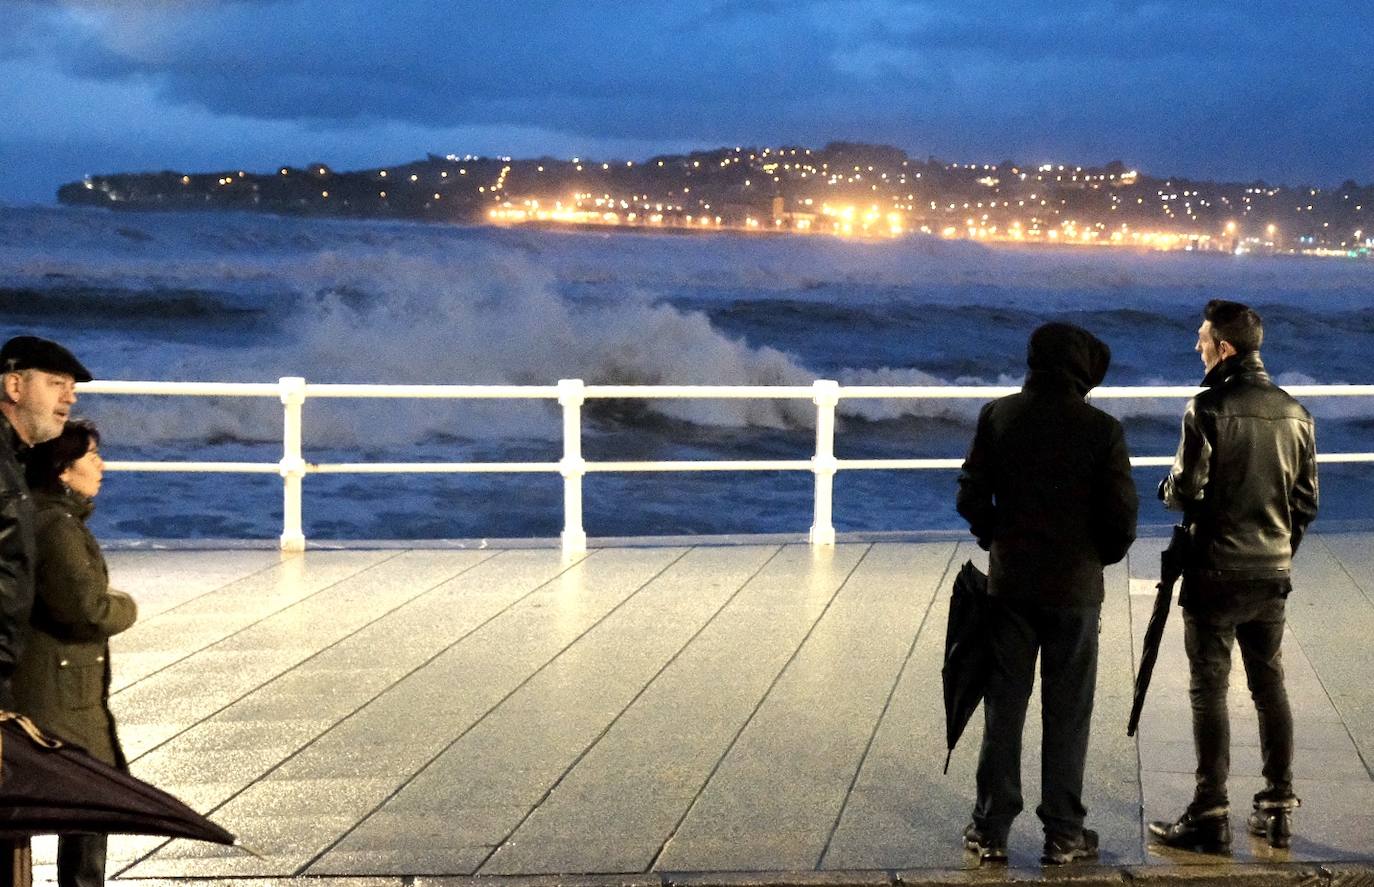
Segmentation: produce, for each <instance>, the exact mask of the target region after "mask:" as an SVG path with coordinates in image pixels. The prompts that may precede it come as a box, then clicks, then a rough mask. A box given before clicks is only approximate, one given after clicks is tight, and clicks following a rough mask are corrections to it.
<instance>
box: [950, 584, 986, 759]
mask: <svg viewBox="0 0 1374 887" xmlns="http://www.w3.org/2000/svg"><path fill="white" fill-rule="evenodd" d="M990 607H991V598H989V597H988V577H987V576H985V575H984V574H983V571H982V570H979V569H978V568H977V567H975V566H974V565H973V561H965V562H964V565H963V566H962V567H960V568H959V575H958V576H956V577H954V591H953V592H952V593H951V595H950V600H949V621H948V622H947V623H946V625H945V664H944V667H943V668H942V669H941V670H940V679H941V683H943V684H944V691H945V743H946V745H947V746H948V748H949V752H948V753H947V754H946V755H945V770H944V772H945V773H949V759H950V757H952V756H953V754H954V746H955V745H956V744H957V743H958V742H959V737H960V736H962V735H963V733H964V728H965V727H967V726H968V722H969V718H971V717H973V713H974V711H976V710H977V709H978V703H980V702H982V701H983V693H984V692H985V691H986V690H987V686H988V671H989V668H990V665H991V663H990V659H989V654H990V648H989V644H988V632H987V626H986V622H987V618H988V611H989V609H990Z"/></svg>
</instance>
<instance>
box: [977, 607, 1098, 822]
mask: <svg viewBox="0 0 1374 887" xmlns="http://www.w3.org/2000/svg"><path fill="white" fill-rule="evenodd" d="M989 621H990V623H991V625H990V629H991V633H992V636H991V644H992V670H991V674H990V675H989V679H988V690H987V694H986V695H985V696H984V697H983V723H984V729H983V746H982V748H981V750H980V751H979V754H978V800H977V802H976V804H975V806H974V808H973V822H974V824H975V825H977V826H978V827H979V828H980V829H982V830H983V832H984V833H985V834H986V835H988V836H989V837H990V838H991V839H993V840H1003V841H1005V840H1006V836H1007V833H1008V832H1009V831H1010V830H1011V823H1012V820H1014V819H1015V818H1016V816H1017V814H1019V813H1020V812H1021V808H1022V799H1021V731H1022V729H1023V728H1024V727H1025V723H1026V708H1027V705H1028V704H1029V701H1030V695H1031V690H1032V688H1033V686H1034V684H1035V660H1036V655H1037V652H1038V653H1039V657H1040V681H1041V687H1040V712H1041V722H1042V731H1043V732H1042V736H1041V744H1040V784H1041V799H1040V806H1039V807H1037V808H1036V811H1035V812H1036V814H1037V815H1038V816H1039V817H1040V821H1041V823H1042V824H1043V825H1044V828H1045V833H1046V834H1047V835H1051V834H1052V835H1063V836H1066V837H1069V838H1077V837H1078V835H1079V834H1080V833H1081V832H1082V831H1083V819H1084V817H1085V816H1086V814H1087V811H1086V810H1085V809H1084V807H1083V765H1084V762H1085V761H1086V759H1087V756H1088V733H1089V725H1090V722H1091V721H1092V712H1093V692H1094V689H1095V687H1096V684H1097V635H1098V630H1099V626H1100V623H1101V607H1100V606H1092V607H1079V608H1071V609H1070V608H1064V607H1044V606H1040V605H1039V604H1036V603H1031V602H1020V601H1018V602H1010V601H1009V602H1001V601H996V600H995V601H994V602H993V607H992V612H991V614H990V619H989Z"/></svg>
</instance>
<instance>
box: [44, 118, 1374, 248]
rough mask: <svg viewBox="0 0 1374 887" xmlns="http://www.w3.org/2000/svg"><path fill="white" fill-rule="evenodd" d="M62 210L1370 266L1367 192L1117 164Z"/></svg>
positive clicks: (405, 184)
mask: <svg viewBox="0 0 1374 887" xmlns="http://www.w3.org/2000/svg"><path fill="white" fill-rule="evenodd" d="M57 196H58V200H59V202H61V203H62V204H65V205H70V206H103V207H108V208H111V209H116V210H143V211H165V210H183V211H184V210H219V209H225V210H240V211H249V212H266V213H275V214H285V215H309V216H324V217H335V218H367V219H397V220H420V221H432V222H450V223H453V222H457V223H465V224H490V225H510V226H514V225H537V226H538V227H541V228H548V229H553V230H595V231H607V232H610V231H623V230H634V231H646V232H654V231H663V232H674V233H684V232H698V233H702V232H713V231H739V232H751V233H756V234H760V235H762V234H789V235H799V236H817V235H824V236H840V237H862V238H892V237H902V236H906V235H909V234H912V233H921V234H925V235H930V236H936V237H943V238H949V239H969V240H978V241H986V242H1003V243H1015V244H1055V245H1070V244H1072V245H1080V246H1117V247H1131V248H1139V249H1159V250H1172V249H1185V250H1194V251H1209V252H1222V253H1259V254H1274V255H1280V254H1282V255H1292V254H1303V255H1323V256H1340V257H1348V258H1363V259H1369V258H1370V257H1371V251H1374V184H1371V185H1363V186H1361V185H1359V184H1357V183H1355V182H1353V181H1347V182H1345V183H1343V184H1342V185H1341V186H1340V187H1339V188H1336V189H1321V188H1315V187H1307V186H1297V187H1294V186H1287V185H1270V184H1268V183H1265V182H1262V181H1259V182H1249V183H1228V182H1211V181H1195V180H1187V179H1180V178H1176V177H1164V178H1161V177H1157V176H1152V175H1148V174H1146V173H1143V172H1140V171H1138V170H1134V169H1128V168H1127V167H1126V166H1125V165H1124V164H1122V163H1120V162H1117V161H1113V162H1111V163H1107V164H1104V165H1102V166H1099V167H1078V166H1072V167H1070V166H1062V165H1053V164H1045V165H1041V166H1037V167H1026V166H1023V165H1021V164H1018V163H1016V162H1014V161H1003V162H1002V163H999V164H995V165H994V164H960V163H947V162H945V161H942V160H939V159H937V158H934V157H931V158H927V159H926V160H914V159H912V158H910V157H908V156H907V155H906V153H905V152H903V151H901V150H900V149H897V148H893V147H889V146H883V145H868V144H862V143H852V142H837V143H831V144H829V145H826V146H825V147H824V148H819V149H812V148H806V147H792V146H788V147H781V148H745V147H742V146H741V147H732V148H717V149H712V150H705V151H698V152H692V153H689V154H676V155H661V156H656V157H651V158H649V159H648V160H645V161H638V162H637V161H633V160H615V161H592V160H587V159H583V158H571V159H555V158H549V157H543V158H534V159H519V160H517V159H513V158H510V157H475V156H471V155H469V156H464V157H458V156H456V155H447V156H439V155H434V154H431V155H428V156H427V157H426V158H425V159H423V160H419V161H413V162H410V163H405V164H400V165H398V166H389V167H378V168H374V169H366V170H356V171H349V172H337V171H335V170H333V169H331V168H330V167H329V166H328V165H327V164H323V163H312V164H308V165H306V166H303V167H293V166H283V167H279V168H278V169H277V170H276V171H274V172H273V173H267V174H264V173H251V172H248V171H245V170H228V171H219V172H179V171H170V170H167V171H161V172H154V173H111V174H108V175H96V176H88V177H87V178H85V179H83V180H82V181H79V182H70V183H67V184H64V185H62V186H61V187H60V188H59V189H58V193H57Z"/></svg>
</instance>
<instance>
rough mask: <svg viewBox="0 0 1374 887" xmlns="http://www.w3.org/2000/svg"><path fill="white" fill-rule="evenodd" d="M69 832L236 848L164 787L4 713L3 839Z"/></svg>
mask: <svg viewBox="0 0 1374 887" xmlns="http://www.w3.org/2000/svg"><path fill="white" fill-rule="evenodd" d="M72 833H93V834H118V835H165V836H166V837H169V838H192V839H194V840H197V841H212V842H214V843H216V844H234V843H236V842H235V840H234V836H233V835H232V834H230V833H229V832H227V831H225V830H224V829H222V828H220V827H219V826H217V825H215V824H214V823H213V822H211V821H210V820H208V819H206V818H205V817H204V816H201V815H200V814H199V813H197V812H196V811H194V810H192V809H191V808H190V807H187V806H186V805H185V804H183V803H181V802H180V801H178V800H177V799H176V798H174V797H172V796H171V795H169V794H167V793H166V792H164V791H162V790H161V789H157V788H153V787H152V786H151V785H149V784H148V783H146V782H144V781H143V780H141V779H135V778H134V777H133V776H130V775H129V774H128V773H124V772H122V771H120V770H117V769H115V768H114V767H111V766H109V765H108V764H105V763H102V762H101V761H97V760H96V759H95V758H93V757H91V756H90V755H88V754H87V753H86V752H85V751H83V750H81V749H79V748H76V747H75V746H71V745H67V744H66V743H64V742H61V741H60V740H57V739H54V738H52V737H50V736H47V735H45V734H43V733H42V732H41V731H40V730H39V729H38V728H37V727H36V726H34V724H33V722H31V721H29V720H28V719H27V718H24V717H21V716H19V715H17V714H15V713H14V712H7V711H0V837H4V838H22V837H27V836H30V835H51V834H72Z"/></svg>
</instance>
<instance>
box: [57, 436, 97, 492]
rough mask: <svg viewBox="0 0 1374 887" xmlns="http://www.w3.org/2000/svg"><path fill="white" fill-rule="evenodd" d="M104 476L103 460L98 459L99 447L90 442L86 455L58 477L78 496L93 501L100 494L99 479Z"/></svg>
mask: <svg viewBox="0 0 1374 887" xmlns="http://www.w3.org/2000/svg"><path fill="white" fill-rule="evenodd" d="M104 475H105V460H104V459H102V458H100V447H99V446H97V445H96V443H95V441H91V447H90V449H88V450H87V451H86V455H84V456H82V457H81V458H80V459H77V460H76V461H75V462H73V463H72V464H71V466H70V467H69V468H67V470H66V471H64V472H62V474H61V475H60V477H61V479H62V483H64V484H66V485H67V486H68V487H70V488H71V490H72V492H73V493H76V494H77V495H78V496H85V497H86V498H88V499H94V498H95V494H96V493H99V492H100V479H101V478H102V477H103V476H104Z"/></svg>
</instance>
